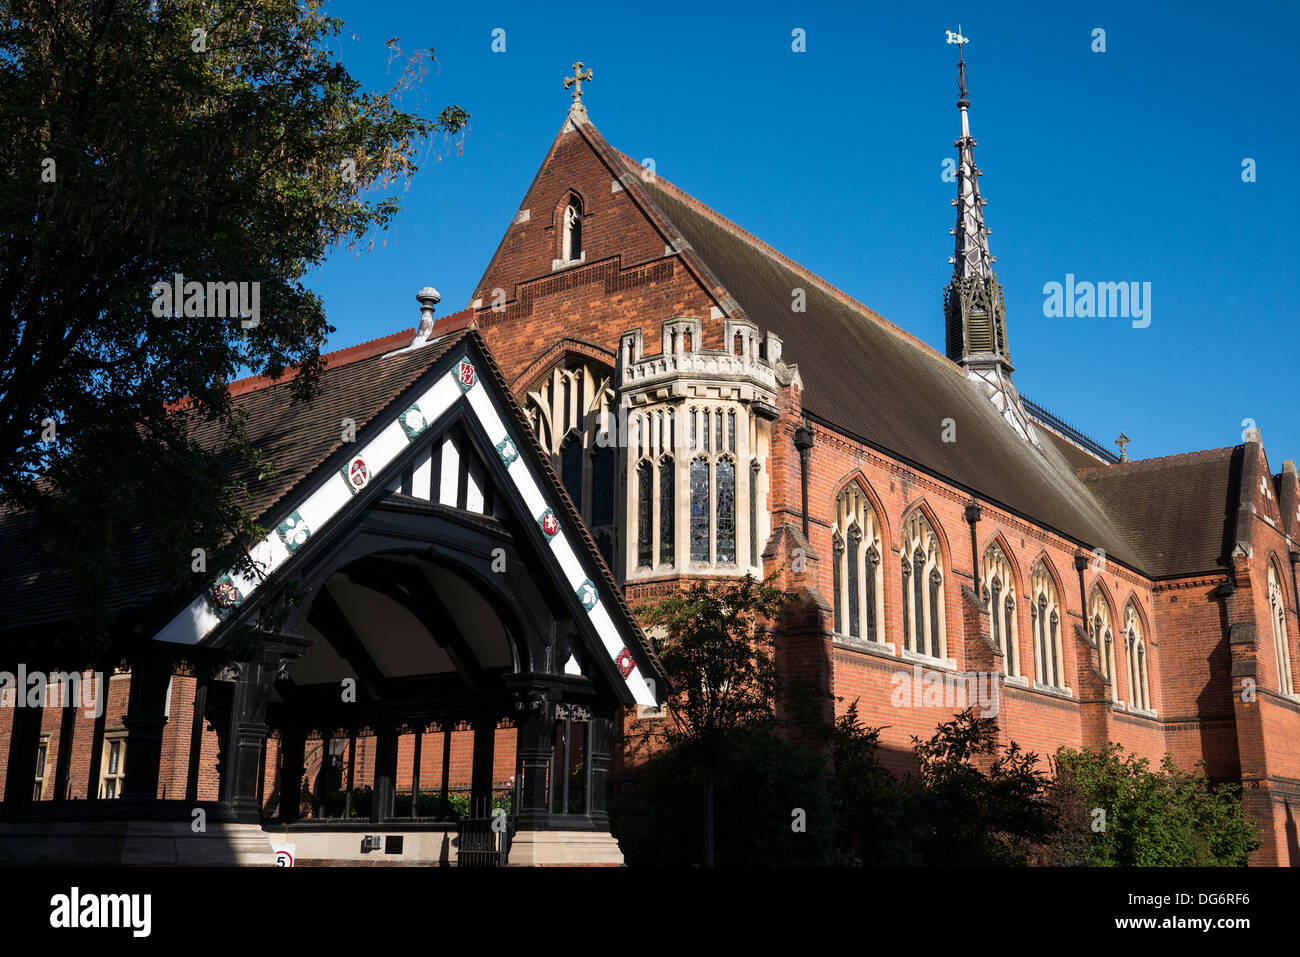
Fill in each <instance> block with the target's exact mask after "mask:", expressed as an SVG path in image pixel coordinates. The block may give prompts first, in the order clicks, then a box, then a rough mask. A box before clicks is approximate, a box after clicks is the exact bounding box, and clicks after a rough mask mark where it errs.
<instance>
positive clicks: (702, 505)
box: [691, 459, 710, 562]
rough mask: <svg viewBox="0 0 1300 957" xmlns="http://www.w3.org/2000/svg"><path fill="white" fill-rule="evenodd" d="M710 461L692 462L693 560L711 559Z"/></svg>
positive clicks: (704, 560)
mask: <svg viewBox="0 0 1300 957" xmlns="http://www.w3.org/2000/svg"><path fill="white" fill-rule="evenodd" d="M709 531H710V529H709V463H708V462H706V461H705V460H704V459H694V460H692V462H691V561H693V562H707V561H708V560H709Z"/></svg>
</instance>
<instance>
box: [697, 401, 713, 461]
mask: <svg viewBox="0 0 1300 957" xmlns="http://www.w3.org/2000/svg"><path fill="white" fill-rule="evenodd" d="M700 416H701V418H703V419H704V451H706V452H711V451H712V448H711V447H710V444H709V426H710V424H711V423H712V422H713V416H712V415H710V414H709V410H708V409H705V410H704V411H703V412H702V413H700Z"/></svg>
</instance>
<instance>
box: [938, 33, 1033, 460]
mask: <svg viewBox="0 0 1300 957" xmlns="http://www.w3.org/2000/svg"><path fill="white" fill-rule="evenodd" d="M946 32H947V34H948V42H949V43H955V44H957V96H958V100H957V109H959V110H960V111H961V138H960V139H958V140H957V141H956V142H955V143H953V146H955V147H957V198H956V199H954V200H953V201H952V204H953V205H954V206H956V207H957V224H956V225H955V226H954V227H953V228H952V229H951V230H950V232H951V233H952V235H953V236H954V237H955V248H954V250H953V255H952V257H951V258H950V259H949V260H948V262H950V263H951V264H952V279H950V280H949V281H948V288H947V289H946V290H945V291H944V297H943V314H944V321H945V325H946V327H947V329H946V332H947V339H948V358H949V359H952V360H953V361H954V362H957V363H959V364H960V365H961V367H962V368H963V369H965V370H966V375H967V376H968V377H969V378H971V379H972V380H974V381H976V382H978V383H979V384H980V385H981V387H982V388H983V389H984V391H985V392H986V394H987V395H988V397H989V400H990V401H991V402H992V403H993V404H994V405H995V406H996V407H997V409H998V411H999V412H1001V413H1002V417H1003V418H1004V419H1006V420H1007V422H1008V424H1010V425H1011V427H1012V428H1013V429H1015V431H1016V432H1017V433H1018V434H1019V435H1020V436H1021V437H1022V438H1024V439H1025V440H1026V441H1028V442H1030V443H1033V444H1035V445H1037V444H1038V436H1037V433H1036V431H1035V429H1034V424H1033V421H1032V420H1031V419H1030V417H1029V415H1028V413H1027V412H1026V411H1025V409H1024V404H1023V403H1022V402H1021V400H1020V395H1019V393H1018V392H1017V391H1016V387H1015V385H1013V384H1012V382H1011V372H1012V371H1013V370H1012V367H1011V350H1010V348H1009V347H1008V345H1007V319H1006V304H1005V302H1004V300H1003V298H1002V284H1001V283H999V282H998V276H997V273H996V272H994V270H993V263H994V262H995V261H996V260H994V258H993V257H992V256H991V255H990V254H989V240H988V235H989V230H988V227H986V226H985V225H984V202H985V201H984V199H983V197H981V196H980V187H979V177H980V170H979V167H978V166H976V165H975V137H973V136H971V135H970V116H969V114H968V110H969V109H970V100H969V99H968V98H967V97H968V93H967V89H966V44H967V43H969V42H970V40H969V38H967V37H965V36H962V32H961V27H960V26H958V27H957V32H956V33H954V32H953V31H951V30H948V31H946Z"/></svg>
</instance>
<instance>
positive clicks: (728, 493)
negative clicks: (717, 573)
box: [717, 412, 736, 562]
mask: <svg viewBox="0 0 1300 957" xmlns="http://www.w3.org/2000/svg"><path fill="white" fill-rule="evenodd" d="M718 417H719V418H721V417H722V413H721V412H719V413H718ZM717 475H718V557H717V561H720V562H734V561H735V560H736V463H735V462H733V461H731V459H719V460H718V467H717Z"/></svg>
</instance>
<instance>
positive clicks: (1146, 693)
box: [1124, 601, 1151, 711]
mask: <svg viewBox="0 0 1300 957" xmlns="http://www.w3.org/2000/svg"><path fill="white" fill-rule="evenodd" d="M1124 657H1125V660H1126V661H1127V662H1128V703H1129V706H1130V707H1132V708H1137V709H1138V710H1141V711H1150V710H1151V685H1150V680H1149V679H1150V676H1149V675H1148V673H1147V670H1148V665H1147V648H1146V642H1145V641H1144V640H1143V638H1142V618H1141V617H1140V616H1139V615H1138V611H1137V608H1136V607H1134V605H1133V602H1131V601H1130V602H1129V603H1128V605H1127V606H1126V607H1125V609H1124Z"/></svg>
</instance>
